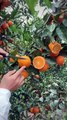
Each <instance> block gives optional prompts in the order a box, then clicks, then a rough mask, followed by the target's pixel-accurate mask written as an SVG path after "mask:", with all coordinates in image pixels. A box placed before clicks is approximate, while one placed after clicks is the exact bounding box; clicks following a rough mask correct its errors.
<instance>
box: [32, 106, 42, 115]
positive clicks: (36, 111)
mask: <svg viewBox="0 0 67 120" xmlns="http://www.w3.org/2000/svg"><path fill="white" fill-rule="evenodd" d="M30 112H31V113H34V114H36V113H39V112H40V108H39V107H37V106H35V107H32V108H30Z"/></svg>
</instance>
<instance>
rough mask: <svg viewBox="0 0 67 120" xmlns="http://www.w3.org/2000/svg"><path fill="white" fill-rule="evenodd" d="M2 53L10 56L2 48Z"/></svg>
mask: <svg viewBox="0 0 67 120" xmlns="http://www.w3.org/2000/svg"><path fill="white" fill-rule="evenodd" d="M0 52H1V53H4V54H6V55H7V54H8V53H7V52H6V51H4V50H3V49H2V48H0Z"/></svg>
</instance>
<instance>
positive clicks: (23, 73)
mask: <svg viewBox="0 0 67 120" xmlns="http://www.w3.org/2000/svg"><path fill="white" fill-rule="evenodd" d="M22 76H24V78H27V77H28V76H29V73H28V72H27V71H26V70H24V71H23V72H22Z"/></svg>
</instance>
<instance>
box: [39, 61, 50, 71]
mask: <svg viewBox="0 0 67 120" xmlns="http://www.w3.org/2000/svg"><path fill="white" fill-rule="evenodd" d="M48 69H49V65H48V63H45V65H44V67H43V68H41V69H40V70H39V71H40V72H45V71H47V70H48Z"/></svg>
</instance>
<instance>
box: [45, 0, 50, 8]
mask: <svg viewBox="0 0 67 120" xmlns="http://www.w3.org/2000/svg"><path fill="white" fill-rule="evenodd" d="M44 2H45V4H46V5H47V6H48V7H49V8H50V7H51V2H50V0H44Z"/></svg>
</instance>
